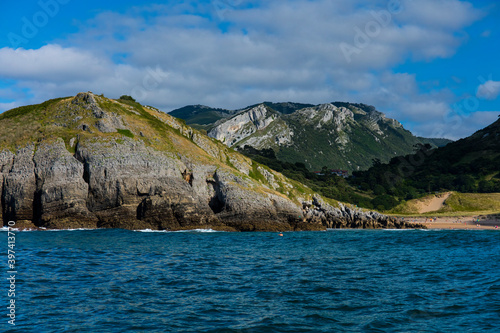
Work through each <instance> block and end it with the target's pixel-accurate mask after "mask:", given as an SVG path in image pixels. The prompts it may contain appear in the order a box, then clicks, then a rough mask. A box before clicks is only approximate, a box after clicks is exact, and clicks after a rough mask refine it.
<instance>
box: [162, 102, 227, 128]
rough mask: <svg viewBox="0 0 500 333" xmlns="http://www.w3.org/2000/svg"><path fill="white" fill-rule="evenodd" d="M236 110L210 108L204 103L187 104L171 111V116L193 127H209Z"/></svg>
mask: <svg viewBox="0 0 500 333" xmlns="http://www.w3.org/2000/svg"><path fill="white" fill-rule="evenodd" d="M235 112H236V111H231V110H226V109H218V108H211V107H208V106H204V105H188V106H184V107H182V108H180V109H176V110H173V111H171V112H170V113H169V114H170V115H171V116H172V117H176V118H179V119H183V120H185V121H186V124H187V125H191V126H193V125H194V126H193V127H195V128H202V129H209V128H210V127H211V125H212V124H214V123H215V122H217V121H218V120H221V119H224V118H227V117H230V116H231V115H233V114H234V113H235Z"/></svg>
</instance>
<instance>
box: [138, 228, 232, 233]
mask: <svg viewBox="0 0 500 333" xmlns="http://www.w3.org/2000/svg"><path fill="white" fill-rule="evenodd" d="M134 231H136V232H151V233H175V232H201V233H204V232H224V231H219V230H214V229H190V230H177V231H170V230H151V229H144V230H134Z"/></svg>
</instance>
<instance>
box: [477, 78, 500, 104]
mask: <svg viewBox="0 0 500 333" xmlns="http://www.w3.org/2000/svg"><path fill="white" fill-rule="evenodd" d="M498 95H500V81H492V80H488V81H486V82H485V83H483V84H481V85H480V86H479V87H478V88H477V93H476V96H477V97H479V98H484V99H489V100H494V99H496V98H497V97H498Z"/></svg>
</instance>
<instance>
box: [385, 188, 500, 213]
mask: <svg viewBox="0 0 500 333" xmlns="http://www.w3.org/2000/svg"><path fill="white" fill-rule="evenodd" d="M431 197H434V195H431V196H427V197H423V198H420V199H414V200H409V201H407V202H404V203H402V204H400V205H399V206H397V207H395V208H394V209H393V210H391V211H390V212H389V213H391V214H395V215H412V216H435V215H436V216H461V215H477V214H481V215H492V214H498V213H500V193H457V192H453V193H452V194H451V195H450V197H449V198H448V199H447V200H446V201H445V203H444V207H443V208H442V209H440V210H438V211H436V212H429V213H425V214H419V212H418V206H419V203H420V202H425V201H428V200H429V199H430V198H431Z"/></svg>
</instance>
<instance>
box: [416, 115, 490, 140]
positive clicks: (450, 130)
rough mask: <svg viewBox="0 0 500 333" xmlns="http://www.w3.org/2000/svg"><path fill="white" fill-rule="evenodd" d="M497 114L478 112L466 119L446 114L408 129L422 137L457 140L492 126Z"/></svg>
mask: <svg viewBox="0 0 500 333" xmlns="http://www.w3.org/2000/svg"><path fill="white" fill-rule="evenodd" d="M499 113H500V112H499V111H496V112H495V111H479V112H475V113H473V114H470V115H468V116H467V117H464V116H461V115H458V114H455V113H448V114H446V115H445V116H444V117H442V118H440V119H438V120H436V121H434V122H430V123H421V124H413V125H410V126H409V129H410V130H411V131H412V132H413V133H415V134H416V135H420V136H423V137H428V138H448V139H452V140H458V139H461V138H464V137H467V136H469V135H471V134H473V133H474V132H475V131H477V130H478V129H482V128H484V127H486V126H488V125H490V124H492V123H493V122H495V121H496V120H497V119H498V115H499Z"/></svg>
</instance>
